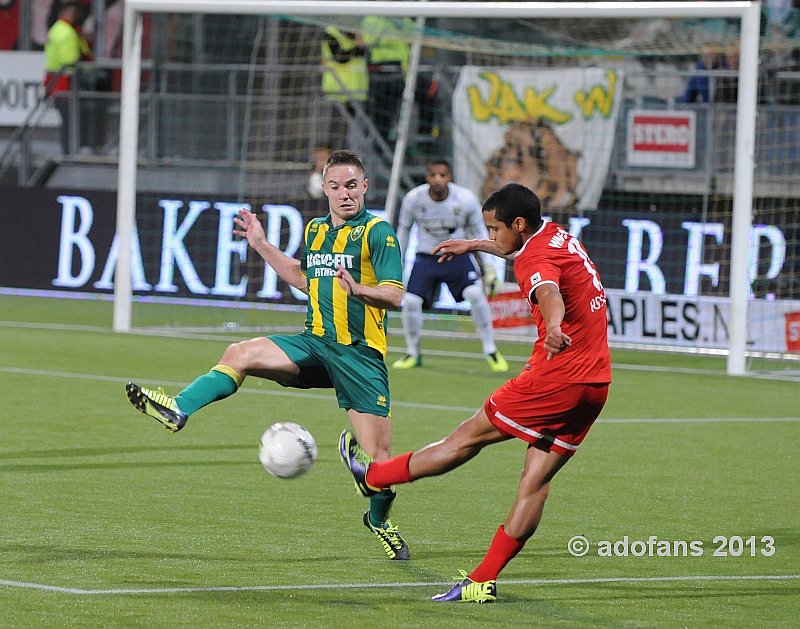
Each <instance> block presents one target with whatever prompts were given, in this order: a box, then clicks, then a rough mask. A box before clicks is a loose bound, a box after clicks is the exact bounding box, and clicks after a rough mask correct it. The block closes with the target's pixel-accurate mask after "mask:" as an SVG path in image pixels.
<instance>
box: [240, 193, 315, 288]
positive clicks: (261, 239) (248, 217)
mask: <svg viewBox="0 0 800 629" xmlns="http://www.w3.org/2000/svg"><path fill="white" fill-rule="evenodd" d="M233 222H234V224H235V225H236V227H234V229H233V233H234V234H235V235H237V236H242V237H243V238H246V239H247V243H248V244H249V245H250V246H251V247H252V248H253V250H254V251H255V252H256V253H257V254H258V255H260V256H261V257H262V258H263V260H264V262H266V263H267V264H269V265H270V266H271V267H272V268H273V269H275V272H276V273H277V274H278V276H279V277H280V278H281V279H282V280H283V281H284V282H286V283H287V284H291V285H292V286H294V287H295V288H297V289H299V290H301V291H303V292H304V293H306V294H308V286H307V284H306V278H305V276H304V275H303V273H302V272H301V271H300V261H299V260H295V259H294V258H290V257H289V256H287V255H286V254H285V253H283V251H281V250H280V249H278V248H277V247H276V246H275V245H273V244H272V243H271V242H269V241H268V240H267V236H266V234H265V233H264V226H263V225H262V224H261V221H260V220H258V217H257V216H256V215H255V214H253V213H252V212H250V211H249V210H245V209H244V208H242V209H241V210H239V216H234V217H233Z"/></svg>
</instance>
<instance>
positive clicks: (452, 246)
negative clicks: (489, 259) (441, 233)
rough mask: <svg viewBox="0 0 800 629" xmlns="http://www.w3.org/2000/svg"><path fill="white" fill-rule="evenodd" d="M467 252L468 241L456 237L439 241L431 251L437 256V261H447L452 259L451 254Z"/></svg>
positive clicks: (456, 254)
mask: <svg viewBox="0 0 800 629" xmlns="http://www.w3.org/2000/svg"><path fill="white" fill-rule="evenodd" d="M469 252H470V245H469V241H467V240H457V239H454V240H445V241H444V242H440V243H439V244H438V245H436V247H434V249H433V251H431V253H432V254H433V255H438V256H439V260H438V262H447V261H448V260H452V259H453V256H460V255H463V254H465V253H469Z"/></svg>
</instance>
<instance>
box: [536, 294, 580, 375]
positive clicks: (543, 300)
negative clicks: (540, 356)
mask: <svg viewBox="0 0 800 629" xmlns="http://www.w3.org/2000/svg"><path fill="white" fill-rule="evenodd" d="M535 296H536V302H537V304H538V306H539V311H540V312H541V313H542V317H543V318H544V323H545V326H546V328H547V334H546V336H545V337H544V349H545V350H546V351H547V360H552V359H553V356H555V355H556V354H560V353H561V352H563V351H564V350H565V349H567V348H568V347H569V346H570V345H571V344H572V339H571V338H570V337H569V336H567V335H566V334H564V333H563V332H562V331H561V322H562V321H563V320H564V300H563V298H562V297H561V291H559V290H558V288H557V287H556V286H555V285H553V284H542V285H541V286H539V287H538V288H537V289H536V291H535Z"/></svg>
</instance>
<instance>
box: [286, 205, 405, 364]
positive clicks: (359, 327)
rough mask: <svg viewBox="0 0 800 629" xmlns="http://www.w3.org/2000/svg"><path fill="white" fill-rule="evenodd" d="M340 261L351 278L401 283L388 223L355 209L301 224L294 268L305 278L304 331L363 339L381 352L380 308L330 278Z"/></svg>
mask: <svg viewBox="0 0 800 629" xmlns="http://www.w3.org/2000/svg"><path fill="white" fill-rule="evenodd" d="M339 265H341V266H342V267H344V268H345V269H347V271H348V272H349V273H350V274H351V275H352V276H353V279H355V281H356V282H358V283H360V284H366V285H367V286H379V285H382V284H390V285H392V286H397V287H398V288H403V265H402V262H401V259H400V247H399V246H398V243H397V236H396V235H395V233H394V229H392V226H391V225H390V224H389V223H387V222H386V221H384V220H383V219H380V218H378V217H377V216H375V215H373V214H370V213H369V212H367V211H366V210H363V209H362V210H361V211H360V212H359V213H358V214H357V215H356V216H354V217H353V218H352V219H350V220H349V221H347V222H346V223H344V224H343V225H340V226H339V227H334V226H333V224H332V223H331V219H330V215H328V216H327V217H322V218H315V219H313V220H311V221H310V222H309V223H308V225H306V230H305V251H304V252H303V257H302V258H301V259H300V270H301V271H302V272H303V274H304V275H305V276H306V280H307V282H308V314H307V316H306V324H305V329H306V332H310V333H311V334H315V335H317V336H324V337H326V338H328V339H330V340H332V341H335V342H336V343H341V344H343V345H358V344H366V345H368V346H369V347H372V348H374V349H376V350H378V351H379V352H380V353H381V354H383V355H384V356H385V355H386V348H387V347H386V327H385V321H386V310H384V309H383V308H376V307H374V306H368V305H367V304H365V303H364V302H362V301H359V300H358V299H356V298H355V297H350V296H348V295H347V293H346V292H345V290H344V289H343V288H342V287H341V285H340V284H339V280H337V279H336V278H335V277H334V274H335V273H336V269H337V267H338V266H339Z"/></svg>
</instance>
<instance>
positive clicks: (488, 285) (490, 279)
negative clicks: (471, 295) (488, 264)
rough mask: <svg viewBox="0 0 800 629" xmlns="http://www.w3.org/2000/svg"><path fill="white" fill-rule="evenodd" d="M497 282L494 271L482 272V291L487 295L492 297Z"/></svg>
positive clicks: (495, 290)
mask: <svg viewBox="0 0 800 629" xmlns="http://www.w3.org/2000/svg"><path fill="white" fill-rule="evenodd" d="M498 284H499V282H498V280H497V275H495V273H494V271H487V272H486V273H484V274H483V292H484V294H485V295H486V296H487V297H494V294H495V293H496V292H497V286H498Z"/></svg>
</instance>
